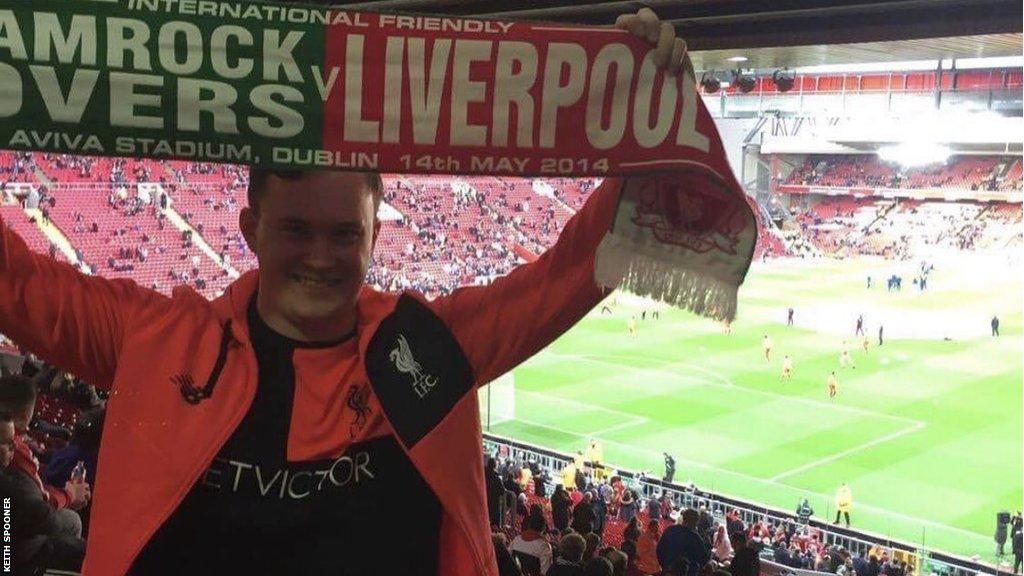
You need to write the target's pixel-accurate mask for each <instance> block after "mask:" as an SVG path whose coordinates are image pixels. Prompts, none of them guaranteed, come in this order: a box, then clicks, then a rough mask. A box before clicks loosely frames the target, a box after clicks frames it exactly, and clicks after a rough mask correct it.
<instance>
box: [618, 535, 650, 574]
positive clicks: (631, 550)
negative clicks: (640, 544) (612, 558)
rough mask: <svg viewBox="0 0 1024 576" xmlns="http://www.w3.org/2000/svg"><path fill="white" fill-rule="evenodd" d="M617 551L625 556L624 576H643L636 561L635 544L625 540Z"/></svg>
mask: <svg viewBox="0 0 1024 576" xmlns="http://www.w3.org/2000/svg"><path fill="white" fill-rule="evenodd" d="M619 550H621V551H622V553H623V554H625V555H626V572H625V576H644V571H643V570H641V569H640V564H639V561H638V560H637V555H636V543H634V542H630V541H628V540H627V541H625V542H623V543H622V544H620V545H619Z"/></svg>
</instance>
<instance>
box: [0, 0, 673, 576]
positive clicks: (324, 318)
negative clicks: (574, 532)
mask: <svg viewBox="0 0 1024 576" xmlns="http://www.w3.org/2000/svg"><path fill="white" fill-rule="evenodd" d="M617 25H619V26H620V27H622V28H625V29H628V30H630V31H632V32H633V33H634V34H636V35H638V36H641V37H644V38H646V39H648V40H649V41H650V42H652V43H654V44H656V45H657V56H656V61H658V62H659V63H660V64H661V65H663V66H665V67H668V68H669V69H670V70H672V71H675V72H677V71H678V70H679V69H680V67H681V65H682V62H683V58H684V56H685V45H684V44H683V43H682V41H681V40H678V39H676V38H675V33H674V30H673V28H672V26H671V25H669V24H663V23H661V22H659V21H658V19H657V17H656V16H655V15H654V13H653V12H651V11H650V10H647V9H644V10H642V11H641V12H640V13H638V14H637V15H632V16H626V17H623V18H620V19H619V21H618V23H617ZM620 185H621V182H620V181H619V180H617V179H607V180H605V182H604V184H603V185H602V186H601V187H600V188H599V189H598V190H596V191H595V192H594V193H593V194H592V195H591V197H590V199H589V200H588V202H587V204H586V206H584V207H583V208H582V209H581V210H580V211H579V212H578V213H577V214H576V215H575V216H574V217H573V218H572V219H571V220H570V221H569V222H568V223H567V224H566V226H565V228H564V230H563V232H562V234H561V236H560V238H559V240H558V242H557V244H556V245H555V246H554V247H552V248H551V249H550V250H548V251H547V252H546V253H545V254H544V255H543V256H541V257H540V258H539V259H538V260H536V261H535V262H532V263H530V264H525V265H522V266H520V267H518V268H517V269H515V270H514V271H513V272H511V273H510V274H508V275H507V276H505V277H503V278H499V279H498V280H496V281H495V282H493V283H492V284H491V285H489V286H486V287H467V288H462V289H459V290H456V291H455V292H454V293H452V294H450V295H448V296H445V297H441V298H438V299H436V300H433V301H427V300H426V299H425V298H424V297H423V296H422V295H421V294H418V293H414V292H405V293H401V294H394V293H383V292H379V291H376V290H374V289H372V288H370V287H368V286H366V285H365V283H364V278H365V277H366V272H367V269H368V267H369V265H370V258H371V255H372V253H373V247H374V244H375V242H376V240H377V237H378V232H379V230H380V223H379V221H378V220H377V217H376V211H377V207H378V206H379V204H380V198H381V188H382V186H381V180H380V177H379V176H378V175H376V174H364V173H356V172H348V173H344V172H323V171H314V172H265V171H260V170H254V171H252V173H251V176H250V183H249V186H250V190H249V202H250V206H249V207H248V208H247V209H245V210H243V211H242V213H241V215H240V220H239V226H240V228H241V230H242V233H243V235H244V237H245V239H246V241H247V243H248V244H249V246H250V247H251V248H252V250H253V252H254V253H255V254H256V256H257V259H258V261H259V267H258V269H257V270H254V271H251V272H249V273H247V274H245V275H243V276H242V277H241V278H240V279H238V280H237V281H236V282H235V283H233V284H232V285H231V286H230V287H229V288H228V290H227V291H226V293H225V294H224V296H222V297H221V298H218V299H217V300H215V301H213V302H208V301H206V300H204V299H203V298H202V297H201V296H199V295H197V294H196V293H195V292H193V291H191V290H189V289H187V288H184V287H179V288H177V289H175V291H174V293H173V295H172V297H170V298H168V297H165V296H163V295H161V294H157V293H155V292H152V291H150V290H146V289H144V288H141V287H139V286H137V285H136V284H134V283H132V282H130V281H125V280H113V281H111V280H105V279H102V278H97V277H89V276H84V275H81V274H79V273H77V272H76V271H75V270H74V269H72V268H71V267H70V266H68V265H66V264H62V263H58V262H56V261H54V260H52V259H50V258H47V257H45V256H42V255H38V254H34V253H32V252H31V251H29V250H28V248H27V247H26V245H25V243H24V241H23V240H22V239H21V238H20V237H18V236H17V235H16V234H15V233H14V232H13V231H11V230H10V229H8V228H7V227H6V226H3V225H2V223H0V331H2V332H4V333H5V334H8V335H10V336H11V337H12V339H14V340H15V341H16V342H18V343H19V344H21V345H23V346H25V347H27V348H28V349H30V350H33V351H34V352H36V353H37V354H38V355H40V356H42V357H44V358H46V359H48V360H50V361H52V362H53V363H54V364H56V365H59V366H61V367H62V368H65V369H67V370H69V371H72V372H74V373H75V374H79V375H81V376H82V377H83V378H84V379H85V380H87V381H88V382H90V383H93V384H95V385H97V386H99V387H102V388H107V389H111V390H112V393H111V399H110V402H109V405H108V409H107V417H106V424H105V430H104V435H103V444H102V446H101V449H100V457H99V475H98V477H97V479H96V486H95V490H94V501H93V512H92V522H91V525H90V535H89V547H88V553H87V554H86V559H85V566H84V572H85V573H87V574H122V573H125V572H129V573H134V574H145V575H151V574H165V573H166V574H194V575H198V574H248V573H259V574H312V573H325V574H328V573H329V574H346V575H348V576H364V575H366V576H369V575H378V574H402V575H404V576H433V575H436V574H443V575H445V576H449V575H452V576H461V575H467V576H468V575H487V576H493V575H496V574H497V566H496V561H495V556H494V549H493V547H492V543H491V538H490V526H489V524H488V518H487V503H486V500H485V494H484V484H485V483H484V474H483V469H482V467H481V465H480V449H481V448H480V446H481V444H480V442H481V436H480V421H479V409H478V406H477V402H476V393H475V390H476V387H477V386H480V385H483V384H486V383H487V382H490V381H491V380H493V379H494V378H496V377H498V376H500V375H502V374H504V373H505V372H507V371H508V370H510V369H512V368H513V367H514V366H516V365H517V364H519V363H520V362H522V361H524V360H525V359H527V358H529V357H530V356H531V355H533V354H534V353H536V352H537V351H539V350H540V349H542V348H543V347H544V346H546V345H548V344H549V343H550V342H552V341H553V340H554V339H555V338H557V337H558V336H559V335H561V334H562V333H563V332H565V331H566V330H568V329H569V328H570V327H571V326H572V325H573V324H575V323H576V322H577V321H578V320H579V319H580V318H582V317H583V316H584V315H585V314H586V313H587V312H588V311H589V310H590V309H591V308H592V307H593V306H595V305H596V304H597V303H598V302H600V301H601V299H602V298H603V297H604V296H606V295H607V293H608V291H607V289H605V288H603V287H601V286H599V285H598V284H597V283H596V282H595V280H594V258H595V253H596V251H597V248H598V245H599V243H600V242H601V240H602V238H603V237H604V236H605V233H606V232H607V231H608V228H609V226H610V224H611V222H612V219H613V217H614V213H615V209H616V204H617V201H618V198H619V192H620ZM407 519H414V520H413V521H403V520H407ZM385 535H397V536H398V537H399V538H398V540H397V541H398V542H400V545H399V546H398V547H397V548H394V549H393V550H392V551H391V552H392V553H391V554H388V555H386V556H384V555H381V554H379V553H378V552H379V550H380V549H381V547H382V545H384V544H385V541H384V540H382V538H385ZM388 545H389V546H392V544H390V543H388Z"/></svg>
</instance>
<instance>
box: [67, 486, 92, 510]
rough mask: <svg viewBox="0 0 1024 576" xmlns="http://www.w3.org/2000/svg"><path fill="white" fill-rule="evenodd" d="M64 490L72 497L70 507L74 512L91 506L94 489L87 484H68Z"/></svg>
mask: <svg viewBox="0 0 1024 576" xmlns="http://www.w3.org/2000/svg"><path fill="white" fill-rule="evenodd" d="M64 489H65V490H67V492H68V494H70V495H71V503H70V504H68V506H70V507H71V509H72V510H81V509H82V508H85V507H86V506H87V505H88V504H89V500H90V499H91V498H92V489H91V488H89V485H88V484H86V483H85V482H68V483H67V484H65V485H64Z"/></svg>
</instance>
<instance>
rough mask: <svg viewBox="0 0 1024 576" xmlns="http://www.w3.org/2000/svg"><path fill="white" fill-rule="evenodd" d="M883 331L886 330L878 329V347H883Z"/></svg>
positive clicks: (881, 327)
mask: <svg viewBox="0 0 1024 576" xmlns="http://www.w3.org/2000/svg"><path fill="white" fill-rule="evenodd" d="M883 329H884V326H879V327H878V345H879V346H881V345H882V330H883Z"/></svg>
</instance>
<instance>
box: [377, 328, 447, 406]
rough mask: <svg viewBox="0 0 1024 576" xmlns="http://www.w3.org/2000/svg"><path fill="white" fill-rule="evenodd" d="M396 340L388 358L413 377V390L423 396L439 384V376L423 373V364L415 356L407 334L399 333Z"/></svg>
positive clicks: (401, 370)
mask: <svg viewBox="0 0 1024 576" xmlns="http://www.w3.org/2000/svg"><path fill="white" fill-rule="evenodd" d="M396 342H397V343H396V346H395V347H394V348H393V349H392V350H391V353H390V354H388V358H389V359H390V360H391V362H392V363H394V365H395V368H396V369H397V370H398V371H399V372H401V373H403V374H408V375H410V376H411V377H412V388H413V390H414V391H415V392H416V395H417V396H418V397H420V398H423V397H424V396H426V395H427V393H428V392H430V390H431V389H432V388H433V387H434V386H436V385H437V377H436V376H431V375H429V374H424V373H423V366H422V365H420V363H419V362H417V361H416V358H415V357H413V355H412V347H410V346H409V341H408V340H406V339H405V335H403V334H399V335H398V340H397V341H396Z"/></svg>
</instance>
